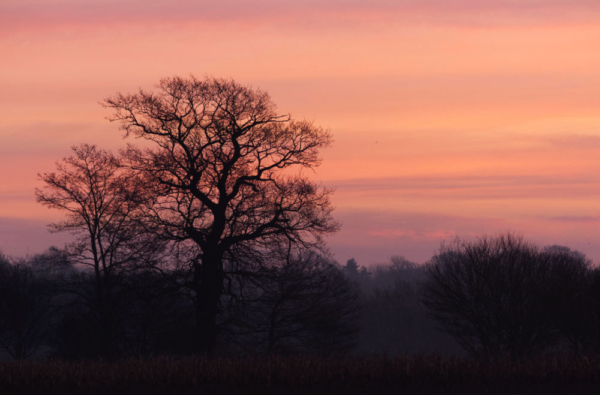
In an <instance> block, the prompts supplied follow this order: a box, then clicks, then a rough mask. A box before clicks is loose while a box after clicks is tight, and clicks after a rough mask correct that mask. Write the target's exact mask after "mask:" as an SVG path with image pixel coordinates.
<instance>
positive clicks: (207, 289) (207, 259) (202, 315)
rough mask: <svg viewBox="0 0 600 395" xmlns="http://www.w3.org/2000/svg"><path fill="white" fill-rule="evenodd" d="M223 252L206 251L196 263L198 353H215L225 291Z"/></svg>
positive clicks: (196, 344) (196, 343)
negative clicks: (221, 302)
mask: <svg viewBox="0 0 600 395" xmlns="http://www.w3.org/2000/svg"><path fill="white" fill-rule="evenodd" d="M222 262H223V254H220V253H218V252H213V251H204V253H203V254H202V264H201V265H198V264H196V268H195V271H196V273H197V275H196V276H195V277H196V279H195V283H196V285H197V288H196V333H195V335H196V341H195V346H196V350H195V351H196V353H199V354H201V355H213V353H214V350H215V344H216V341H217V334H218V328H217V316H218V314H219V312H220V301H221V294H222V293H223V270H222Z"/></svg>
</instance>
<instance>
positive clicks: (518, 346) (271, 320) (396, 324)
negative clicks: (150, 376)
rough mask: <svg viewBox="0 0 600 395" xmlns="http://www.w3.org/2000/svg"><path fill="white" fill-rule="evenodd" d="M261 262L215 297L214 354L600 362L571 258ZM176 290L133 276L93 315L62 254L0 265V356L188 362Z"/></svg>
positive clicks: (496, 242) (507, 238)
mask: <svg viewBox="0 0 600 395" xmlns="http://www.w3.org/2000/svg"><path fill="white" fill-rule="evenodd" d="M270 259H271V260H272V261H271V262H270V263H269V264H266V263H265V264H264V265H263V266H262V267H261V268H260V270H257V271H256V272H255V273H254V275H253V276H252V277H251V278H250V279H249V278H247V277H244V279H243V280H240V279H237V280H236V279H235V278H232V281H231V283H230V284H229V285H228V287H227V291H226V292H224V295H223V296H222V302H221V306H222V307H221V313H220V315H219V337H218V342H217V345H216V352H218V353H219V354H221V355H265V354H284V355H290V354H292V355H293V354H307V353H308V354H317V355H331V354H345V353H349V352H352V353H358V354H387V355H397V354H412V355H415V354H446V355H448V354H454V355H471V356H474V357H477V358H486V359H490V358H491V359H493V358H498V357H504V356H508V357H510V358H517V359H518V358H523V357H530V356H535V355H540V354H545V353H571V354H575V355H590V354H596V353H598V352H600V270H599V269H598V268H595V267H593V266H592V265H591V263H590V261H589V260H587V259H586V258H585V256H584V255H583V254H581V253H579V252H576V251H572V250H570V249H568V248H567V247H560V246H551V247H545V248H538V247H536V246H534V245H532V244H529V243H527V242H526V241H524V240H523V239H522V238H519V237H516V236H513V235H510V234H507V235H501V236H497V237H482V238H480V239H477V240H475V241H460V240H457V241H455V242H454V243H452V244H447V245H444V246H442V247H441V248H440V251H439V253H438V254H437V255H436V256H434V257H433V258H432V259H431V260H430V261H429V262H428V263H426V264H424V265H418V264H415V263H413V262H410V261H408V260H406V259H404V258H403V257H400V256H395V257H392V258H391V259H390V261H389V262H388V263H385V264H379V265H375V266H371V267H368V268H366V267H363V266H360V265H358V263H357V262H356V261H355V260H354V259H351V260H349V261H348V262H347V263H346V264H345V265H344V266H341V265H339V264H337V263H336V262H335V261H332V260H330V259H327V258H326V257H324V256H323V255H322V254H319V253H316V252H311V251H306V252H304V253H302V254H299V255H290V256H288V254H287V251H285V250H280V251H273V253H272V255H271V257H270ZM176 266H177V265H175V264H174V265H173V267H176ZM185 282H186V273H185V272H182V271H178V270H176V269H173V270H168V271H167V270H163V271H156V270H154V269H153V268H151V267H145V266H141V267H136V268H135V269H132V270H130V271H126V272H122V273H121V274H120V275H119V276H116V277H115V278H114V280H113V282H112V283H111V287H110V295H111V297H110V298H107V299H104V300H103V303H102V304H100V303H98V302H97V299H96V298H97V293H96V288H97V284H96V283H97V281H96V278H95V272H94V270H93V269H92V268H89V267H86V266H82V265H80V264H78V263H77V260H73V259H71V255H70V253H69V251H68V249H57V248H51V249H49V250H48V251H46V252H45V253H43V254H38V255H34V256H32V257H30V258H27V259H15V258H11V257H8V256H6V255H2V256H0V348H1V349H2V351H3V352H4V353H5V355H6V356H7V357H8V356H9V357H11V358H15V359H24V358H35V357H56V358H63V359H90V358H91V359H94V358H103V359H118V358H121V357H125V356H157V355H187V354H193V353H195V352H196V351H195V350H194V348H193V347H192V346H191V345H192V344H193V342H194V336H196V332H195V327H194V320H193V317H194V309H195V306H194V298H193V296H192V295H190V291H189V289H188V288H186V286H185ZM102 320H105V322H102Z"/></svg>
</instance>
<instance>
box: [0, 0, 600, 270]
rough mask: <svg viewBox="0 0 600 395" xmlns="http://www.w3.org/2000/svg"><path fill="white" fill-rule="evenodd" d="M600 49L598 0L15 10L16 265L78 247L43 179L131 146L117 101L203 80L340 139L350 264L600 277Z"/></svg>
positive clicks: (333, 242)
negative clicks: (67, 161) (256, 96)
mask: <svg viewBox="0 0 600 395" xmlns="http://www.w3.org/2000/svg"><path fill="white" fill-rule="evenodd" d="M599 42H600V2H599V1H597V0H489V1H488V0H444V1H439V0H394V1H392V0H370V1H362V0H361V1H359V0H318V1H317V0H306V1H299V0H295V1H291V0H257V1H248V0H215V1H212V0H211V1H192V0H184V1H173V0H171V1H166V0H154V1H152V0H129V1H127V0H86V1H80V0H1V1H0V54H1V55H2V56H1V60H0V249H1V250H2V251H4V252H5V253H8V254H13V255H31V254H35V253H37V252H41V251H43V250H44V249H45V248H47V247H48V246H50V245H53V244H54V245H62V243H64V242H65V241H67V240H68V236H66V235H60V234H49V233H48V232H47V230H46V225H47V224H48V223H49V222H52V221H56V220H59V219H60V218H61V213H59V212H53V211H51V210H49V209H47V208H45V207H42V206H41V205H39V204H37V203H36V202H35V198H34V189H35V188H36V187H40V186H41V183H40V181H39V180H38V178H37V174H38V173H44V172H49V171H52V170H53V169H54V164H55V162H56V161H57V160H59V159H60V158H62V157H64V156H66V155H69V152H70V147H71V146H73V145H75V144H79V143H84V142H85V143H92V144H97V145H98V146H99V147H101V148H106V149H111V150H114V151H117V150H118V149H119V148H120V147H123V146H124V145H125V144H126V143H127V141H126V140H125V141H124V140H123V134H122V132H121V131H120V130H119V129H118V126H117V125H116V124H114V123H113V124H111V123H110V122H108V121H107V120H106V117H107V116H109V115H110V113H109V112H108V110H106V109H104V108H102V107H101V106H100V105H99V104H98V103H99V102H100V101H102V100H103V99H104V98H106V97H108V96H111V95H113V94H115V93H116V92H123V93H128V92H134V91H136V90H137V89H139V88H140V87H141V88H144V89H148V90H151V89H153V86H154V85H155V84H156V83H157V82H158V81H159V80H160V79H161V78H163V77H171V76H176V75H178V76H188V75H190V74H192V75H195V76H196V77H200V78H201V77H203V76H207V75H210V76H214V77H225V78H233V79H235V80H236V81H238V82H241V83H243V84H246V85H250V86H253V87H258V88H261V89H263V90H266V91H268V92H269V94H270V95H271V98H272V99H273V101H274V102H275V103H276V104H277V106H278V109H279V110H280V111H281V112H282V113H290V114H291V115H292V116H293V117H294V118H298V119H308V120H311V121H313V122H314V123H315V124H317V125H320V126H322V127H324V128H326V129H328V130H330V131H331V133H332V135H333V137H334V144H333V145H332V147H331V148H327V149H325V150H323V151H322V158H323V164H322V165H321V166H320V167H319V168H318V169H317V170H316V172H315V173H314V174H311V177H312V178H314V179H315V180H317V181H319V182H321V183H322V184H323V185H324V186H327V187H331V188H335V189H336V192H335V194H334V195H333V197H332V202H333V204H334V206H335V207H336V209H335V212H334V215H335V218H336V219H338V220H339V221H340V222H342V229H341V231H340V232H338V233H337V234H336V235H334V236H331V237H328V239H327V242H328V245H329V248H330V251H331V253H332V254H334V256H335V258H336V259H337V260H338V261H339V262H342V263H343V262H345V261H346V260H347V259H349V258H351V257H354V258H356V260H357V261H358V263H359V264H361V265H370V264H373V263H382V262H386V261H387V260H388V259H389V257H390V256H392V255H403V256H405V257H406V258H408V259H410V260H413V261H416V262H425V261H427V260H428V259H429V258H430V257H431V256H433V255H434V254H435V252H436V251H437V249H438V248H439V247H440V245H441V243H442V242H449V241H451V240H453V239H455V238H457V237H459V238H467V239H469V238H475V237H477V236H478V235H483V234H488V235H495V234H499V233H503V232H513V233H516V234H520V235H523V236H524V237H525V238H526V239H528V240H531V241H533V242H535V243H537V244H539V245H553V244H560V245H566V246H569V247H571V248H573V249H576V250H579V251H582V252H584V253H585V254H587V255H588V257H590V258H591V259H592V260H593V261H595V262H596V263H600V50H598V43H599Z"/></svg>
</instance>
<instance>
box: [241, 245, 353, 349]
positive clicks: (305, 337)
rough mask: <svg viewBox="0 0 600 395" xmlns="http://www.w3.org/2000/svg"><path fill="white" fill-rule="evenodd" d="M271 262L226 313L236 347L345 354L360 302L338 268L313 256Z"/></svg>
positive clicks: (277, 255)
mask: <svg viewBox="0 0 600 395" xmlns="http://www.w3.org/2000/svg"><path fill="white" fill-rule="evenodd" d="M272 260H273V264H272V265H271V266H270V267H265V268H263V270H261V271H260V272H259V273H256V276H254V277H253V278H252V282H251V286H248V285H246V286H245V288H246V289H245V290H244V294H243V295H242V298H240V300H239V301H238V303H237V304H236V305H234V309H232V310H233V311H232V313H233V317H232V322H231V324H230V326H232V331H233V334H234V336H235V335H237V334H242V336H241V337H240V339H241V343H245V344H242V347H244V346H245V347H246V348H247V347H248V346H253V347H254V348H256V349H258V350H261V351H264V352H266V353H269V354H273V353H294V352H311V353H320V354H328V353H336V352H347V351H348V350H349V349H350V348H351V347H352V346H353V345H354V340H355V339H354V337H355V335H356V331H357V319H358V313H359V309H360V301H359V300H358V297H359V295H358V292H357V289H356V287H355V286H354V285H353V284H352V283H351V282H350V281H349V280H348V279H347V278H345V276H344V274H343V272H342V270H341V268H339V267H338V266H337V264H335V263H333V262H331V261H329V260H328V259H326V258H325V257H323V256H322V255H320V254H317V253H315V252H314V251H299V252H295V253H293V254H290V253H286V252H285V251H279V252H274V253H273V257H272ZM243 335H246V336H245V337H244V336H243Z"/></svg>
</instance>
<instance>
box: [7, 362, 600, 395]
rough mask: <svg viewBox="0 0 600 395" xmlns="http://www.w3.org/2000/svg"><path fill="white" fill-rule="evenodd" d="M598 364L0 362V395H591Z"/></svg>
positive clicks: (599, 378) (596, 381)
mask: <svg viewBox="0 0 600 395" xmlns="http://www.w3.org/2000/svg"><path fill="white" fill-rule="evenodd" d="M599 385H600V358H598V357H592V358H587V357H560V356H546V357H543V358H536V359H528V360H522V361H520V362H511V361H510V359H508V358H506V359H499V360H496V361H494V362H489V361H488V362H486V361H484V360H476V359H459V358H443V357H438V356H419V357H397V358H386V357H373V356H372V357H355V356H349V357H337V358H322V357H307V356H305V357H272V358H267V357H263V358H218V359H208V358H197V357H186V358H182V359H173V358H154V359H148V360H142V359H130V360H125V361H121V362H113V363H106V362H75V363H68V362H59V361H54V362H53V361H46V362H42V361H37V362H16V361H15V362H6V363H2V364H0V392H1V393H3V394H84V393H85V394H138V393H140V394H142V393H144V394H161V393H179V394H192V393H193V394H234V393H235V394H244V393H262V394H265V393H266V394H305V393H310V394H316V393H328V394H330V393H344V394H373V393H381V394H388V393H389V394H392V393H394V394H442V393H443V394H512V395H514V394H567V393H568V394H596V393H597V391H598V386H599Z"/></svg>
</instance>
